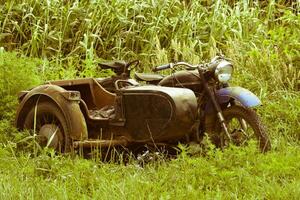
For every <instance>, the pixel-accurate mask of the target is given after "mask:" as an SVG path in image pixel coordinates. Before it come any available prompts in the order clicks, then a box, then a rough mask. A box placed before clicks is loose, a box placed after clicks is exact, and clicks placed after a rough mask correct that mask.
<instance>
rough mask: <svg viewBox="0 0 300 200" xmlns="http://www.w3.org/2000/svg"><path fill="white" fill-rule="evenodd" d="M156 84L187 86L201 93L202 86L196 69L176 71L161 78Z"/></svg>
mask: <svg viewBox="0 0 300 200" xmlns="http://www.w3.org/2000/svg"><path fill="white" fill-rule="evenodd" d="M158 85H161V86H168V87H178V88H188V89H191V90H193V91H194V92H195V94H197V93H201V92H202V90H203V86H202V83H201V79H200V77H199V73H198V72H197V70H190V71H178V72H175V73H173V74H171V75H169V76H166V77H165V78H164V79H163V80H161V81H160V82H159V83H158Z"/></svg>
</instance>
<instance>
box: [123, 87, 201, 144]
mask: <svg viewBox="0 0 300 200" xmlns="http://www.w3.org/2000/svg"><path fill="white" fill-rule="evenodd" d="M123 97H124V104H125V116H126V117H125V118H126V127H127V128H128V129H129V130H130V132H132V137H133V138H134V139H136V140H148V141H151V140H152V141H155V142H161V141H166V140H178V139H179V138H182V137H184V135H185V134H187V133H188V132H189V131H190V129H191V127H192V126H193V124H194V123H195V121H196V116H197V101H196V97H195V94H194V93H193V92H192V91H191V90H189V89H183V88H169V87H161V86H140V87H133V88H128V89H125V90H124V91H123ZM137 105H138V106H137Z"/></svg>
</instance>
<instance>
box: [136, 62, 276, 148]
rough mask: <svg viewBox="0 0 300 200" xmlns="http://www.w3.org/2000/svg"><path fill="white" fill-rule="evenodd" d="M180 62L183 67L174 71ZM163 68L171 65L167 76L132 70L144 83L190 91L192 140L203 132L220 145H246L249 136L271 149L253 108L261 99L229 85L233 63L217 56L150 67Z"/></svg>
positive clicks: (154, 69)
mask: <svg viewBox="0 0 300 200" xmlns="http://www.w3.org/2000/svg"><path fill="white" fill-rule="evenodd" d="M180 66H181V67H184V68H185V70H181V71H176V70H175V69H176V68H177V67H180ZM165 69H173V72H172V73H171V75H168V76H162V75H160V74H143V73H135V78H136V80H138V81H144V82H146V83H147V84H153V85H159V86H165V87H176V88H188V89H190V90H192V91H193V92H194V94H195V96H196V98H197V103H198V107H197V119H198V122H199V126H198V130H197V131H198V132H197V133H195V135H194V136H193V137H192V140H195V139H197V140H199V139H200V140H201V138H202V137H203V135H204V133H207V134H208V135H209V136H210V138H211V139H212V142H213V143H214V144H215V145H217V146H219V147H222V148H223V147H225V146H227V145H228V144H229V143H232V144H235V145H238V146H243V145H247V144H248V143H249V142H250V141H251V140H253V141H255V142H256V143H257V146H258V147H259V149H260V150H261V151H262V152H265V151H268V150H270V149H271V143H270V140H269V137H268V134H267V132H266V128H265V126H264V125H263V123H262V122H261V119H260V117H259V116H258V115H257V113H256V112H255V110H254V108H255V107H257V106H259V105H261V101H260V100H259V98H258V97H257V96H256V95H254V94H253V93H252V92H250V91H249V90H247V89H245V88H242V87H230V86H229V83H228V81H229V80H230V79H231V76H232V73H233V64H232V63H231V62H230V61H229V60H228V59H226V58H225V57H223V56H217V57H215V58H213V59H212V60H211V62H209V63H205V64H199V65H191V64H189V63H186V62H177V63H169V64H166V65H162V66H158V67H155V68H153V71H154V72H157V71H161V70H165Z"/></svg>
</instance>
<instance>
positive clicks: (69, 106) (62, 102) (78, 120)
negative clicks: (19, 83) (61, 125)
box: [15, 84, 88, 140]
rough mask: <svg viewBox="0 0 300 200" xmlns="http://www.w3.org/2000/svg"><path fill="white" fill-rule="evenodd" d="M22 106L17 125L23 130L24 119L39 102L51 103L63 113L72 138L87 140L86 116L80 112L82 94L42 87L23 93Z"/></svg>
mask: <svg viewBox="0 0 300 200" xmlns="http://www.w3.org/2000/svg"><path fill="white" fill-rule="evenodd" d="M19 100H20V105H19V107H18V110H17V114H16V120H15V125H16V127H17V128H20V129H22V128H23V122H24V119H25V117H26V115H27V113H28V112H29V110H30V109H31V108H32V106H35V105H36V104H37V103H38V102H39V101H50V102H52V103H54V104H55V105H56V106H58V108H59V109H60V110H61V111H62V113H63V114H64V116H65V119H66V121H67V123H68V127H69V128H70V129H71V130H70V138H71V139H73V140H82V139H87V137H88V131H87V126H86V123H85V119H84V116H83V114H82V112H81V110H80V107H79V102H80V93H79V92H77V91H67V90H65V89H63V88H62V87H59V86H57V85H50V84H46V85H41V86H38V87H36V88H34V89H32V90H31V91H28V92H22V95H21V97H20V99H19Z"/></svg>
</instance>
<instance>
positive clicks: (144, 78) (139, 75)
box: [134, 72, 164, 82]
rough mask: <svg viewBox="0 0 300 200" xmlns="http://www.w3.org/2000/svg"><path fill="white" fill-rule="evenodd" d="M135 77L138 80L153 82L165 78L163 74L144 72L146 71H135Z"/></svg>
mask: <svg viewBox="0 0 300 200" xmlns="http://www.w3.org/2000/svg"><path fill="white" fill-rule="evenodd" d="M134 77H135V78H136V80H138V81H146V82H152V81H157V82H158V81H160V80H162V79H163V78H164V76H163V75H160V74H144V73H137V72H135V73H134Z"/></svg>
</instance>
